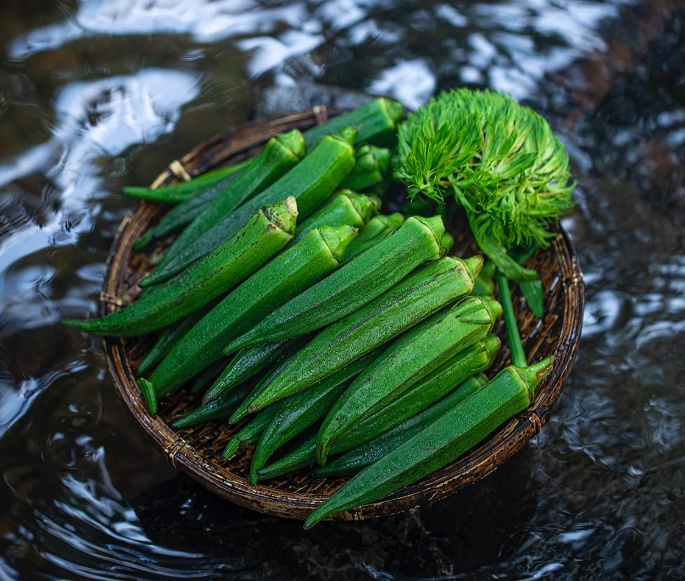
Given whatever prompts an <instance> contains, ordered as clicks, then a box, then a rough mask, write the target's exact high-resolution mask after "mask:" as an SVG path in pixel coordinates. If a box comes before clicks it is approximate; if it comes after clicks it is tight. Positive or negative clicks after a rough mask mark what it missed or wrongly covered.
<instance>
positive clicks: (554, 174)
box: [394, 89, 575, 249]
mask: <svg viewBox="0 0 685 581" xmlns="http://www.w3.org/2000/svg"><path fill="white" fill-rule="evenodd" d="M398 135H399V142H398V154H399V155H398V161H397V164H396V167H395V170H394V175H395V178H396V179H398V180H400V181H402V182H403V183H405V184H406V185H407V189H408V193H409V196H410V197H411V198H413V197H415V196H417V195H424V196H426V197H428V198H431V199H433V200H437V201H443V199H444V196H445V192H447V191H452V192H453V193H454V196H455V198H456V200H457V202H458V203H459V204H460V205H462V206H464V208H466V211H467V212H468V213H469V218H470V220H469V221H470V223H471V224H472V226H473V225H476V227H477V228H478V229H479V230H481V234H482V235H483V236H487V237H488V238H490V239H491V240H493V241H494V242H495V243H497V244H499V245H501V246H503V247H504V248H507V249H511V248H515V247H517V246H524V247H528V246H531V245H532V244H535V243H537V244H539V245H540V246H543V247H545V246H547V245H548V242H547V241H548V238H550V237H551V236H552V234H551V233H550V232H549V222H550V221H551V220H554V219H557V218H558V217H559V216H560V215H561V214H562V213H564V212H566V211H567V210H568V209H570V207H571V205H572V202H571V194H572V192H573V189H574V187H575V183H570V180H571V173H570V169H569V160H568V156H567V155H566V152H565V151H564V146H563V145H562V144H561V143H560V142H559V140H558V139H557V138H556V137H555V136H554V134H553V133H552V130H551V128H550V126H549V124H548V123H547V121H545V120H544V119H543V118H542V117H541V116H540V115H538V114H537V113H535V112H534V111H532V110H531V109H529V108H527V107H522V106H521V105H519V104H518V103H517V102H516V101H514V100H513V99H511V98H510V97H507V96H506V95H502V94H501V93H496V92H491V91H482V92H481V91H471V90H468V89H461V90H458V91H450V92H445V93H442V94H441V95H439V96H438V97H436V98H434V99H432V100H431V101H430V103H428V104H427V105H425V106H424V107H422V108H421V109H419V110H418V111H417V112H416V113H414V114H412V115H410V116H409V117H408V119H407V120H406V121H405V122H404V123H403V124H402V125H401V126H400V128H399V132H398Z"/></svg>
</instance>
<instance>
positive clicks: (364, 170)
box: [340, 145, 390, 192]
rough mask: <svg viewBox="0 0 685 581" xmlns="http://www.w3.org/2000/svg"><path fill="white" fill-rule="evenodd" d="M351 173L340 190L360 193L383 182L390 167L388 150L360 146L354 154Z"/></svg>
mask: <svg viewBox="0 0 685 581" xmlns="http://www.w3.org/2000/svg"><path fill="white" fill-rule="evenodd" d="M355 158H356V161H355V164H354V168H352V171H351V172H350V173H349V174H347V177H346V178H345V179H344V180H343V183H342V184H341V186H340V187H341V188H348V189H350V190H354V191H355V192H361V191H364V190H366V189H368V188H371V187H373V186H375V185H378V184H380V183H382V182H383V180H384V179H385V178H386V176H387V174H388V169H389V167H390V150H389V149H385V148H380V147H375V146H373V145H362V146H361V147H360V148H359V149H357V151H356V153H355Z"/></svg>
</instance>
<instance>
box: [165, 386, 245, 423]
mask: <svg viewBox="0 0 685 581" xmlns="http://www.w3.org/2000/svg"><path fill="white" fill-rule="evenodd" d="M249 392H250V386H248V385H243V386H241V387H239V388H237V389H233V390H231V391H230V392H228V393H224V394H222V395H221V397H219V398H217V399H215V400H214V401H213V402H212V403H209V404H206V405H201V406H199V407H196V408H195V409H194V410H192V411H191V412H189V413H187V414H186V415H184V416H182V417H180V418H179V419H177V420H176V421H174V423H172V424H171V427H172V428H174V429H175V430H178V429H181V428H189V427H190V426H195V425H197V424H200V423H202V422H207V421H209V420H216V419H219V418H226V417H228V416H230V415H231V414H232V413H233V412H234V411H235V410H236V408H237V407H238V406H239V405H240V402H241V401H243V399H245V397H246V396H247V394H248V393H249Z"/></svg>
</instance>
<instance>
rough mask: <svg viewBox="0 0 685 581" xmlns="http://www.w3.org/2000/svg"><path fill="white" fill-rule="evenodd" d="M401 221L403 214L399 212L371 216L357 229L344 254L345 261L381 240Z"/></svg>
mask: <svg viewBox="0 0 685 581" xmlns="http://www.w3.org/2000/svg"><path fill="white" fill-rule="evenodd" d="M403 223H404V216H403V215H402V214H400V213H399V212H396V213H394V214H390V215H389V216H383V215H379V216H376V217H375V218H371V220H369V223H368V224H367V225H366V226H364V227H363V228H362V229H361V230H360V231H359V236H357V238H355V240H354V241H353V242H352V244H350V246H349V248H348V249H347V253H346V254H345V261H346V262H347V261H350V260H352V259H353V258H354V257H355V256H357V255H358V254H361V253H362V252H364V251H366V250H368V249H369V248H371V247H372V246H375V245H376V244H378V243H379V242H382V241H383V240H385V239H386V238H387V237H388V236H390V235H391V234H392V233H393V232H394V231H395V229H397V228H399V227H400V226H401V225H402V224H403Z"/></svg>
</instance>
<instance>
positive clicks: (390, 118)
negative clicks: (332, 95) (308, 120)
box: [304, 97, 402, 149]
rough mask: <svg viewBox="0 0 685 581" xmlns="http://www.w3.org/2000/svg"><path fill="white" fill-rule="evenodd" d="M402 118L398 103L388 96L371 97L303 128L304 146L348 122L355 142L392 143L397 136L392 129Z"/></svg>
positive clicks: (346, 125) (380, 144) (314, 142)
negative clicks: (361, 103) (353, 130)
mask: <svg viewBox="0 0 685 581" xmlns="http://www.w3.org/2000/svg"><path fill="white" fill-rule="evenodd" d="M401 120H402V105H401V104H400V103H398V102H397V101H393V100H392V99H386V98H383V97H381V98H380V99H373V100H371V101H369V102H368V103H367V104H366V105H363V106H362V107H359V108H357V109H355V110H354V111H350V112H349V113H344V114H342V115H338V116H337V117H333V119H330V120H328V121H326V122H325V123H322V124H321V125H318V126H316V127H313V128H312V129H309V130H307V131H305V133H304V138H305V140H306V142H307V149H309V148H311V147H313V146H314V145H316V143H317V142H318V141H319V140H320V139H321V138H322V137H324V136H326V135H330V134H331V133H338V132H339V131H342V130H343V129H344V128H345V127H348V126H350V125H352V126H354V127H356V128H357V132H358V133H357V137H356V141H355V143H356V144H360V143H366V142H368V143H372V144H374V145H379V146H388V145H393V144H394V143H395V141H396V140H397V137H396V135H395V131H396V129H397V124H398V123H399V122H400V121H401Z"/></svg>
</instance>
